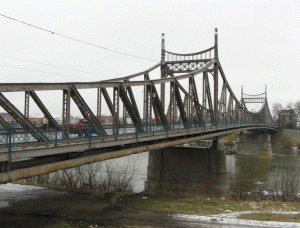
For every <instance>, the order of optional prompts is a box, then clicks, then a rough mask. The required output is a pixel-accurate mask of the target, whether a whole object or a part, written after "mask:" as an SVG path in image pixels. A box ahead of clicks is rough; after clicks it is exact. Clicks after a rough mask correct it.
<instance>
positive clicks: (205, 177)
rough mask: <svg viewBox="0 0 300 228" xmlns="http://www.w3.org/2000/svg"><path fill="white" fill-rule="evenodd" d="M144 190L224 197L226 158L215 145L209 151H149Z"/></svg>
mask: <svg viewBox="0 0 300 228" xmlns="http://www.w3.org/2000/svg"><path fill="white" fill-rule="evenodd" d="M145 189H146V190H148V191H173V192H191V193H196V194H209V195H215V196H220V195H223V194H225V193H226V192H227V190H228V184H227V176H226V154H225V152H224V151H221V150H218V149H217V145H216V143H213V147H211V148H191V147H169V148H165V149H161V150H156V151H150V152H149V161H148V174H147V181H146V183H145Z"/></svg>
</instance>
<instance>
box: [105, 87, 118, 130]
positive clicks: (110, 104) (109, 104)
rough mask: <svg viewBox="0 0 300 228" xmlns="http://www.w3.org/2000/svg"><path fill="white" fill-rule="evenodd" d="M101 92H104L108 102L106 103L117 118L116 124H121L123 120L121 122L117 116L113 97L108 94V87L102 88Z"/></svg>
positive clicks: (112, 114)
mask: <svg viewBox="0 0 300 228" xmlns="http://www.w3.org/2000/svg"><path fill="white" fill-rule="evenodd" d="M101 92H102V94H103V97H104V99H105V102H106V104H107V106H108V109H109V111H110V113H111V116H112V117H113V119H116V120H117V122H116V124H118V125H121V122H120V120H119V118H116V117H115V116H116V115H117V114H116V113H115V109H114V106H113V103H112V101H111V99H110V97H109V95H108V92H107V90H106V88H101Z"/></svg>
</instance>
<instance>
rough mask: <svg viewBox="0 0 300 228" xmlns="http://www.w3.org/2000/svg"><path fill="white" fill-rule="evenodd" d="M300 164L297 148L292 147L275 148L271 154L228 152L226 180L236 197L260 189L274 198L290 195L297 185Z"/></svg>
mask: <svg viewBox="0 0 300 228" xmlns="http://www.w3.org/2000/svg"><path fill="white" fill-rule="evenodd" d="M299 166H300V156H299V151H298V150H293V149H274V150H273V155H272V156H260V155H254V154H236V155H227V172H228V181H229V185H230V189H231V191H232V192H233V194H234V197H236V198H245V197H247V196H248V195H249V194H248V193H249V192H251V191H254V190H255V191H256V192H258V191H259V190H260V191H261V192H260V194H262V193H263V192H262V191H264V193H268V194H269V195H271V196H272V197H274V198H277V199H278V198H281V199H284V200H289V199H293V197H295V196H296V195H297V191H298V190H299V189H300V183H299V177H300V175H299V172H298V170H299ZM252 194H253V192H252ZM261 196H262V195H260V196H259V197H261Z"/></svg>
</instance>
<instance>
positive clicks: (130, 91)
mask: <svg viewBox="0 0 300 228" xmlns="http://www.w3.org/2000/svg"><path fill="white" fill-rule="evenodd" d="M126 89H127V92H128V95H129V98H130V101H131V104H132V108H133V110H134V112H135V115H136V117H137V119H138V121H139V123H142V119H141V115H140V112H139V109H138V107H137V104H136V101H135V98H134V94H133V91H132V88H131V86H127V87H126Z"/></svg>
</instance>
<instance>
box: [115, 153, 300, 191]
mask: <svg viewBox="0 0 300 228" xmlns="http://www.w3.org/2000/svg"><path fill="white" fill-rule="evenodd" d="M148 155H149V153H148V152H144V153H140V154H135V155H131V156H130V159H133V160H134V161H135V172H134V173H135V174H134V176H133V179H132V189H133V191H134V192H141V191H143V190H144V184H145V181H146V179H147V165H148ZM110 162H111V163H110V165H112V166H115V167H117V166H120V164H126V163H127V162H128V157H123V158H117V159H113V160H111V161H110ZM299 167H300V150H299V149H297V148H285V149H284V148H277V149H273V153H272V156H261V155H258V154H228V155H226V169H227V178H228V184H229V186H230V188H231V189H233V190H234V189H235V190H237V189H236V188H244V190H245V191H246V190H247V188H248V190H249V189H250V188H252V187H253V186H259V185H261V186H262V185H263V186H264V189H263V190H264V191H266V190H268V191H270V190H272V191H273V190H274V189H275V188H276V190H278V191H282V190H284V189H281V187H280V188H279V185H281V186H282V184H288V182H292V184H293V185H294V187H295V188H296V187H297V189H299V190H300V181H299V180H300V173H299V172H298V170H299ZM283 179H284V180H285V181H286V183H283V182H282V180H283ZM241 185H243V186H241ZM298 185H299V186H298ZM286 190H287V189H286Z"/></svg>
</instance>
